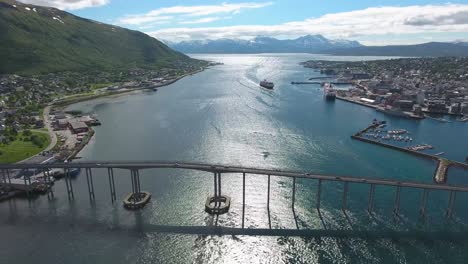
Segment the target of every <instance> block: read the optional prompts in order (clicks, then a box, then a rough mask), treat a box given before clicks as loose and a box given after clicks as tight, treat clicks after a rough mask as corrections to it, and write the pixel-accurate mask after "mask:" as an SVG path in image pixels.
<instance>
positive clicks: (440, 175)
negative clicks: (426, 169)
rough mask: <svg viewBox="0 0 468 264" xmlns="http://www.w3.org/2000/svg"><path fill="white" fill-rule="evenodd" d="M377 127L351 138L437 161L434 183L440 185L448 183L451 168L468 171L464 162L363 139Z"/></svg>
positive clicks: (373, 125)
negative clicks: (364, 135)
mask: <svg viewBox="0 0 468 264" xmlns="http://www.w3.org/2000/svg"><path fill="white" fill-rule="evenodd" d="M376 127H377V125H376V124H371V125H370V126H368V127H366V128H364V129H363V130H361V131H359V132H357V133H356V134H354V135H352V136H351V138H352V139H356V140H360V141H362V142H366V143H371V144H374V145H379V146H382V147H386V148H390V149H394V150H398V151H401V152H405V153H408V154H412V155H415V156H418V157H421V158H425V159H430V160H434V161H437V168H436V170H435V172H434V177H433V178H434V182H436V183H438V184H443V183H446V182H447V173H448V169H449V167H450V166H456V167H460V168H464V169H468V164H466V163H463V162H458V161H454V160H447V159H444V158H441V157H439V156H438V155H432V154H428V153H424V152H420V151H416V150H412V149H408V148H403V147H399V146H395V145H392V144H387V143H384V142H381V141H378V140H373V139H369V138H365V137H362V134H364V133H366V132H367V131H369V130H371V129H374V128H376Z"/></svg>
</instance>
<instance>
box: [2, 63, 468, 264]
mask: <svg viewBox="0 0 468 264" xmlns="http://www.w3.org/2000/svg"><path fill="white" fill-rule="evenodd" d="M195 57H197V58H201V59H207V60H213V61H218V62H223V63H224V65H220V66H215V67H212V68H210V69H208V70H206V71H204V72H202V73H199V74H196V75H193V76H189V77H186V78H184V79H182V80H180V81H178V82H176V83H175V84H172V85H170V86H167V87H164V88H161V89H159V91H157V92H143V93H137V94H134V95H130V96H121V97H116V98H103V99H98V100H94V101H90V102H83V103H79V104H76V105H73V106H71V109H75V110H82V111H84V112H86V113H95V114H97V115H98V117H99V119H100V120H101V121H102V122H103V125H102V126H101V127H96V128H95V130H96V135H95V137H94V139H93V140H92V142H91V143H90V145H88V146H87V147H86V148H85V149H84V150H83V152H82V153H81V154H80V156H81V157H82V160H83V161H86V160H100V161H104V160H112V161H129V160H131V161H144V160H178V161H189V162H202V163H218V164H225V165H238V166H246V167H260V168H271V169H282V170H294V171H303V172H311V173H323V174H337V175H351V176H356V177H359V176H367V177H381V178H393V179H399V180H412V181H423V182H431V181H432V176H433V172H434V168H435V167H434V166H435V164H433V163H432V162H430V161H426V160H422V159H420V158H416V157H413V156H411V155H408V154H404V153H399V152H396V151H394V150H388V149H384V148H382V147H379V146H374V145H370V144H366V143H363V142H359V141H353V140H352V139H351V138H350V135H351V134H353V133H355V132H356V131H358V130H360V129H362V128H364V127H365V126H367V125H368V124H369V123H370V122H371V121H372V119H373V118H377V119H379V120H386V121H387V122H388V127H389V128H405V129H408V130H409V131H410V132H411V136H412V137H413V138H415V142H414V144H416V143H430V144H432V145H434V146H435V147H436V150H435V152H440V151H444V152H446V154H445V155H446V156H447V157H448V158H451V159H456V160H463V159H464V156H465V155H468V153H467V149H468V146H467V142H468V125H467V124H464V123H460V122H455V121H454V122H452V123H444V124H442V123H437V121H434V120H423V121H413V120H406V119H400V118H393V117H389V116H384V115H383V114H380V113H377V112H375V111H373V110H372V109H368V108H365V107H362V106H359V105H354V104H350V103H347V102H342V101H336V102H334V103H330V102H325V101H324V100H323V98H322V91H321V90H320V86H319V85H302V86H301V85H291V84H290V82H291V81H303V80H307V79H308V78H310V77H313V76H318V75H319V73H317V72H314V71H313V70H311V69H305V68H303V67H302V66H300V65H299V64H298V63H299V62H301V61H305V60H308V59H328V60H367V59H376V58H370V57H359V58H357V57H356V58H354V57H332V56H318V55H311V54H281V55H277V54H275V55H272V54H263V55H197V56H195ZM264 78H267V79H268V80H270V81H273V82H274V83H275V85H276V86H275V89H274V90H272V91H269V90H264V89H261V88H259V86H258V82H259V81H260V80H262V79H264ZM450 176H451V178H449V182H454V183H460V184H467V183H468V180H466V179H464V178H466V177H468V175H467V173H466V172H465V171H461V170H453V171H451V175H450ZM212 179H213V177H212V175H210V174H208V173H203V172H193V171H186V170H169V169H164V170H147V171H142V172H141V182H142V189H144V190H146V191H149V192H151V193H152V194H153V197H152V201H151V203H149V204H148V205H147V206H146V207H145V208H144V209H143V210H141V211H138V212H130V211H126V210H124V209H123V208H122V206H121V202H120V199H121V198H123V197H124V196H125V194H127V193H128V192H129V191H130V189H131V187H130V177H129V173H128V172H126V171H123V170H117V171H116V187H117V197H118V201H117V202H116V203H115V204H114V205H112V203H111V200H110V195H109V188H108V182H107V176H106V174H105V172H104V171H99V170H96V171H95V177H94V182H95V188H96V198H97V201H96V203H95V204H91V203H90V202H89V200H88V193H87V185H86V179H85V177H84V175H80V176H78V177H77V178H76V179H75V180H74V181H73V186H74V192H75V199H74V200H73V201H69V200H68V199H67V196H66V191H65V187H64V182H63V181H60V182H57V183H56V185H55V187H54V190H55V198H54V199H53V200H52V201H48V200H47V198H46V197H40V198H37V199H34V200H27V199H24V200H21V199H16V200H11V201H8V202H3V203H1V204H0V217H1V218H0V220H1V222H0V223H1V225H0V232H1V234H2V237H3V238H2V240H1V242H0V263H13V262H18V263H30V262H35V261H38V260H40V261H41V262H52V263H95V262H100V263H277V262H280V263H420V262H426V263H444V262H452V263H459V262H463V261H462V260H463V259H465V257H468V256H467V255H466V253H465V251H466V250H465V249H466V246H467V245H468V243H467V241H466V239H465V237H463V235H466V233H465V231H466V227H465V224H464V223H465V222H466V221H468V215H467V213H466V210H464V207H463V206H464V204H466V202H467V201H468V196H467V195H463V194H458V195H457V201H456V216H455V217H454V219H453V220H446V219H445V218H444V216H443V215H444V210H445V208H446V206H447V203H448V202H447V201H448V194H447V193H441V192H431V193H430V196H429V201H428V202H429V205H428V216H427V218H426V219H425V220H424V219H421V218H420V217H419V216H418V208H419V206H420V197H421V191H415V190H405V189H403V190H402V202H401V218H399V219H396V218H394V217H393V216H392V209H393V203H394V199H395V189H394V188H384V187H377V188H376V200H375V212H376V213H375V214H374V215H373V216H369V215H368V214H367V213H366V212H365V210H366V209H367V198H368V191H369V187H368V186H365V185H359V184H356V185H350V192H349V209H350V210H349V212H348V213H347V216H346V215H344V214H343V213H342V212H341V210H340V206H341V199H342V185H341V184H332V183H323V188H322V196H321V197H322V201H321V210H320V214H319V213H318V212H317V210H316V209H315V203H316V192H317V182H316V181H311V180H298V182H297V194H296V195H297V196H296V197H297V201H296V205H295V210H294V211H293V210H291V195H292V181H291V179H287V178H280V177H272V200H271V205H270V211H269V212H268V210H267V209H266V186H267V178H266V177H265V176H259V175H247V178H246V184H247V187H246V192H247V195H246V209H245V226H246V227H247V228H260V229H270V228H271V229H273V231H271V232H270V233H269V234H270V235H271V236H247V235H238V236H215V235H210V231H209V230H210V229H209V228H208V227H210V226H215V225H218V226H224V227H235V228H240V227H241V223H242V175H235V174H232V175H223V193H224V194H226V195H229V196H231V197H232V207H231V210H230V211H229V213H227V214H225V215H221V216H219V217H212V216H209V215H208V214H206V213H205V212H204V202H205V199H206V197H207V195H209V194H210V193H212V192H213V190H212V186H213V182H212ZM297 228H299V229H301V230H302V229H313V230H316V233H314V234H315V235H314V236H309V237H306V238H302V237H288V236H285V237H282V236H274V229H297ZM161 231H171V232H169V233H166V232H161ZM11 260H14V261H13V262H12V261H11Z"/></svg>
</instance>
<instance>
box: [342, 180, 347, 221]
mask: <svg viewBox="0 0 468 264" xmlns="http://www.w3.org/2000/svg"><path fill="white" fill-rule="evenodd" d="M348 187H349V186H348V182H344V183H343V206H342V207H341V210H342V211H343V212H345V213H346V210H347V209H348Z"/></svg>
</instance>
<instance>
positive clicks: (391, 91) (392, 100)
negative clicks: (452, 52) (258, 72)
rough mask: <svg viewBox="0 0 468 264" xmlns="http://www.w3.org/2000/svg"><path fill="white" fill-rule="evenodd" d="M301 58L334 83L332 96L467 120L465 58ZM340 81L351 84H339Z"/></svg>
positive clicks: (414, 114)
mask: <svg viewBox="0 0 468 264" xmlns="http://www.w3.org/2000/svg"><path fill="white" fill-rule="evenodd" d="M302 64H303V65H304V67H307V68H312V69H314V70H316V71H318V72H320V73H321V74H324V75H326V78H327V79H328V80H327V81H330V82H332V83H334V84H337V85H336V86H337V89H335V90H336V98H337V99H341V100H346V101H350V102H353V103H357V104H361V105H364V106H368V107H372V108H374V109H376V110H377V111H380V112H383V113H385V114H389V115H394V116H400V117H405V118H413V119H423V118H432V119H434V120H437V121H440V122H448V120H447V119H445V118H444V115H454V116H457V120H458V121H462V122H466V121H468V58H451V57H444V58H401V59H391V60H377V61H354V62H350V61H307V62H304V63H302ZM312 79H313V78H311V80H312ZM321 80H325V79H323V78H322V79H321ZM342 84H344V85H351V88H349V89H338V87H339V86H340V85H342Z"/></svg>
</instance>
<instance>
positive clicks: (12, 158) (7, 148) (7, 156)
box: [0, 131, 50, 163]
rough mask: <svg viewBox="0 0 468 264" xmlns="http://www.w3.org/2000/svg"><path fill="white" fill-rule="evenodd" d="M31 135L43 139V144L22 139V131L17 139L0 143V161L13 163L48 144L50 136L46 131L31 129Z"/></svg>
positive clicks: (32, 154) (37, 151) (31, 154)
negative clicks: (7, 142) (38, 144)
mask: <svg viewBox="0 0 468 264" xmlns="http://www.w3.org/2000/svg"><path fill="white" fill-rule="evenodd" d="M32 135H37V136H38V137H41V138H43V139H44V141H43V142H44V144H43V146H42V147H39V146H37V145H35V144H33V143H32V142H31V141H22V140H21V139H22V138H23V137H24V136H23V134H22V133H20V134H19V136H18V137H17V139H16V140H15V141H13V142H11V143H9V144H8V145H4V144H0V152H1V155H0V163H15V162H18V161H21V160H24V159H26V158H29V157H31V156H34V155H36V154H37V153H39V152H41V151H42V150H43V149H45V148H46V147H47V146H48V145H49V144H50V137H49V135H48V134H47V133H41V132H36V131H32Z"/></svg>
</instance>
